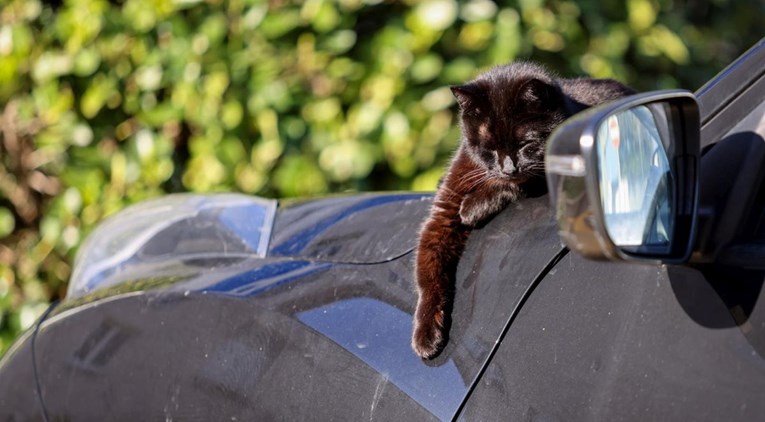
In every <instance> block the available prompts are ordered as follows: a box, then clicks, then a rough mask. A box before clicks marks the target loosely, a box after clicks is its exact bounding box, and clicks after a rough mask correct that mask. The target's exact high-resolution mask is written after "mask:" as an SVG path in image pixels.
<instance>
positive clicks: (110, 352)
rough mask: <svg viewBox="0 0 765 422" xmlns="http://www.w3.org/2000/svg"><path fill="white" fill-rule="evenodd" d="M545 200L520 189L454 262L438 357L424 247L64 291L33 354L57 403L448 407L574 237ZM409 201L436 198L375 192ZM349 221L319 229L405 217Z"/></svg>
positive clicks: (188, 408)
mask: <svg viewBox="0 0 765 422" xmlns="http://www.w3.org/2000/svg"><path fill="white" fill-rule="evenodd" d="M368 199H369V198H368V197H365V198H356V199H355V202H354V201H351V202H346V203H345V204H346V205H344V207H346V208H345V209H347V205H348V204H351V203H353V204H358V203H359V202H358V201H362V202H364V201H367V200H368ZM547 201H548V199H547V198H546V197H539V198H533V199H529V200H527V201H523V202H520V203H517V204H514V205H513V206H511V207H510V208H509V209H508V210H506V211H504V212H503V213H502V214H500V215H499V216H498V217H497V218H495V219H494V220H492V222H490V223H489V224H488V225H487V226H486V227H484V228H482V229H479V230H476V231H475V232H474V233H473V236H471V239H470V241H469V244H468V245H467V250H466V255H465V259H464V260H463V264H462V265H461V266H460V270H459V272H458V276H457V278H458V285H457V292H456V302H455V308H454V316H455V321H456V323H455V324H454V325H453V327H452V337H451V341H450V343H449V346H448V347H447V348H446V350H445V351H444V353H443V354H442V356H440V357H439V358H438V359H436V360H434V361H433V362H430V363H429V364H424V363H423V362H422V361H421V360H420V359H419V358H417V357H416V355H414V353H412V351H411V349H410V346H409V343H410V336H411V321H412V316H411V314H412V312H413V309H414V304H415V302H416V295H415V293H414V288H413V286H412V284H411V280H412V273H413V262H414V260H413V257H414V254H413V253H412V252H411V248H409V251H404V253H403V256H401V257H399V258H395V259H390V260H387V261H384V262H380V263H369V262H367V263H363V264H360V263H339V262H327V261H322V260H318V259H315V258H311V259H307V258H292V257H278V256H272V257H267V258H265V259H246V258H240V259H238V260H235V259H228V258H227V259H221V260H218V261H215V260H210V259H204V260H200V261H195V260H185V261H184V262H183V263H182V264H177V265H179V266H180V267H181V268H183V271H178V274H180V275H179V276H175V277H173V276H169V275H165V276H164V277H155V278H150V279H146V278H140V277H139V278H138V279H136V280H135V281H133V282H127V283H125V284H124V285H122V286H115V287H112V288H109V289H107V290H106V291H104V292H96V293H94V294H92V295H90V296H85V297H81V298H77V299H75V300H73V301H71V302H67V301H64V302H62V303H61V304H60V305H59V306H58V307H57V308H56V310H54V311H53V312H52V315H51V317H50V318H48V319H47V320H46V321H44V322H43V323H42V324H41V326H40V329H39V334H38V338H37V342H36V343H35V346H36V349H37V360H36V363H37V365H38V373H39V380H40V389H41V393H42V399H43V402H44V403H45V405H46V410H47V412H48V415H49V416H50V417H51V418H53V419H56V418H63V419H67V418H71V419H89V418H95V417H96V416H99V415H100V416H101V417H103V416H104V415H107V416H109V417H110V418H112V419H135V418H140V419H144V418H146V419H150V418H162V417H164V418H166V417H176V416H177V417H179V418H182V419H185V418H189V419H191V418H202V419H210V418H215V417H216V416H217V415H226V416H227V417H229V416H230V417H235V418H237V419H239V420H251V419H263V418H272V417H276V416H277V415H278V417H279V418H282V417H283V418H287V419H298V420H328V419H333V418H334V419H337V418H340V419H348V420H356V419H369V418H372V417H374V418H376V419H381V420H389V419H394V418H395V419H409V418H415V419H417V420H427V419H430V418H432V419H441V420H446V419H450V418H451V417H452V416H453V415H454V414H455V412H456V410H457V408H458V407H459V405H460V404H461V403H462V401H463V400H464V398H465V396H466V395H467V391H468V388H469V386H470V385H471V384H472V383H473V382H474V381H475V379H476V377H477V376H478V374H479V372H480V370H481V369H482V368H483V366H484V365H485V363H486V360H487V359H488V356H489V354H490V352H491V350H492V349H493V348H494V347H495V346H496V342H497V339H498V338H499V336H500V334H501V331H502V329H503V327H504V326H505V324H506V323H507V320H508V319H509V316H510V314H511V312H512V311H513V310H514V309H515V308H516V306H517V303H518V302H519V301H520V300H521V298H522V297H523V295H524V292H526V291H527V290H528V288H529V286H530V285H531V284H532V283H533V282H534V280H535V277H536V276H537V274H538V273H539V272H540V271H541V270H542V269H543V268H545V266H546V265H547V263H548V262H549V261H550V259H552V258H554V257H555V256H556V254H558V253H559V252H560V251H561V249H562V247H561V246H560V243H559V240H558V238H557V234H556V232H557V229H556V227H555V225H554V223H553V221H552V218H551V215H550V209H549V206H548V204H547ZM396 202H398V203H399V208H401V207H405V206H410V207H414V206H417V207H422V209H424V210H427V209H428V207H429V204H430V201H429V197H427V198H426V199H425V200H423V199H421V198H418V199H416V200H414V201H413V200H412V198H411V197H406V196H402V197H400V198H399V199H397V200H394V199H390V200H388V201H385V200H381V201H378V204H380V205H378V206H382V207H384V206H387V205H390V204H395V203H396ZM402 204H409V205H402ZM303 206H305V204H304V205H303ZM353 206H355V205H353ZM341 208H342V207H341ZM361 208H363V207H359V209H360V210H361ZM363 209H364V210H366V211H360V212H367V211H369V209H370V208H363ZM381 211H385V212H386V213H389V214H390V213H391V210H390V209H388V210H384V209H383V210H381ZM410 212H412V210H410ZM391 215H392V214H391ZM395 215H397V219H403V220H406V224H402V227H406V228H408V229H407V230H404V231H399V232H398V233H399V234H398V241H399V242H400V243H402V244H404V245H406V244H409V245H413V242H415V240H416V231H415V230H413V228H412V225H411V224H410V223H409V220H410V218H409V217H408V215H409V214H408V213H398V214H395ZM346 218H347V216H346ZM322 219H324V220H326V217H322ZM277 221H278V218H277ZM340 221H344V220H342V219H338V220H337V222H336V224H340V225H342V224H348V225H349V226H348V227H346V228H342V227H341V228H342V230H340V229H337V230H336V231H334V232H333V231H332V229H331V227H328V228H327V229H326V230H324V231H322V232H321V234H320V235H316V236H315V238H316V237H319V236H329V235H332V236H334V235H335V234H336V233H341V232H342V231H348V232H352V231H353V227H352V224H358V223H359V222H360V224H363V227H364V228H365V229H366V230H370V231H372V232H374V231H375V230H384V228H387V227H391V225H393V224H394V223H395V221H394V222H391V219H382V218H378V219H372V220H371V221H370V220H369V219H367V218H363V219H358V220H356V222H353V221H351V222H348V221H347V220H346V221H344V222H342V223H340ZM375 224H377V225H379V226H375ZM407 224H408V225H407ZM277 227H278V224H277ZM290 227H294V226H290ZM358 229H359V228H356V230H358ZM394 233H395V231H394ZM407 236H408V237H407ZM276 238H277V239H278V236H277V237H276ZM325 239H326V238H325ZM381 239H382V238H381ZM312 241H314V240H312ZM273 244H274V245H279V243H278V242H274V243H273ZM499 245H501V246H499ZM498 246H499V247H498ZM337 250H338V251H342V249H337ZM397 253H398V252H397ZM334 256H335V257H337V256H339V255H334ZM167 268H171V269H172V268H173V267H172V266H168V267H167ZM167 268H166V270H167ZM170 272H172V271H170ZM99 294H100V296H99ZM115 380H119V382H115ZM319 392H321V393H319ZM306 397H312V398H313V399H311V400H305V398H306ZM316 397H321V402H317V400H316ZM135 403H144V405H143V406H141V408H138V409H137V408H135V405H134V404H135ZM285 403H289V405H285ZM192 404H193V405H192Z"/></svg>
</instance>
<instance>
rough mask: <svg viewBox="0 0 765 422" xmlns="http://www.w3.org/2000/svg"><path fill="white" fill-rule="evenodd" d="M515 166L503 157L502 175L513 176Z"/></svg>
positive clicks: (510, 160)
mask: <svg viewBox="0 0 765 422" xmlns="http://www.w3.org/2000/svg"><path fill="white" fill-rule="evenodd" d="M515 170H516V168H515V164H514V163H513V160H512V159H511V158H510V157H505V159H504V160H502V173H504V174H506V175H508V176H512V175H513V174H515Z"/></svg>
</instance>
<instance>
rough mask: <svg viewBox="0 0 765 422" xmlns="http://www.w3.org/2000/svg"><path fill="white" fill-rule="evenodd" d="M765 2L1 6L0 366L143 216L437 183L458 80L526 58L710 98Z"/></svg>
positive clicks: (11, 1)
mask: <svg viewBox="0 0 765 422" xmlns="http://www.w3.org/2000/svg"><path fill="white" fill-rule="evenodd" d="M763 5H764V3H763V2H743V1H739V2H732V1H726V0H674V1H671V2H669V1H668V2H659V1H656V0H627V2H626V4H625V3H624V2H622V1H616V0H605V1H593V0H583V1H579V2H574V1H566V0H556V1H547V2H545V1H542V0H518V1H514V2H508V3H506V4H495V3H493V2H490V1H488V0H472V1H468V2H461V3H458V2H456V1H454V0H429V1H423V2H417V1H414V0H404V1H380V0H377V1H375V0H366V1H364V0H334V1H332V0H305V1H290V0H270V1H267V2H266V1H257V0H230V1H223V0H207V1H201V0H124V1H116V2H110V1H106V0H65V1H63V2H53V3H50V2H48V3H43V2H41V1H40V0H0V113H1V114H0V130H1V132H0V160H1V164H0V237H1V238H2V244H0V354H1V353H2V352H3V351H4V350H5V349H7V347H8V346H9V345H10V342H11V341H12V339H13V338H14V337H15V336H16V335H17V334H18V333H19V332H20V331H21V330H24V329H26V328H28V327H30V326H31V324H33V322H34V320H35V318H37V317H38V316H39V315H40V313H41V312H42V311H43V310H44V309H45V308H46V306H47V303H48V302H49V301H50V300H51V299H55V298H59V297H61V296H63V294H64V292H65V287H66V280H67V278H68V277H69V275H70V273H71V263H72V260H73V253H74V251H75V250H76V248H77V246H78V245H79V244H80V241H81V240H82V239H83V238H84V236H85V235H86V234H87V233H88V232H89V231H90V230H91V229H92V228H93V226H94V225H95V224H96V223H97V222H98V221H100V220H102V219H103V218H104V217H106V216H108V215H110V214H112V213H114V212H116V211H118V210H120V209H122V208H124V207H125V206H126V205H128V204H130V203H134V202H136V201H140V200H143V199H146V198H149V197H154V196H158V195H162V194H164V193H167V192H176V191H196V192H209V191H240V192H246V193H250V194H257V195H263V196H269V197H289V196H303V195H319V194H323V193H326V192H339V191H361V190H364V191H366V190H388V189H396V190H410V189H415V190H427V189H433V188H434V187H435V184H436V181H437V180H438V178H439V176H440V175H441V172H442V169H443V165H444V163H445V162H446V161H447V160H448V157H449V155H450V152H451V151H452V150H453V149H454V147H455V145H456V143H457V142H458V133H457V129H456V123H455V120H454V107H453V101H452V98H451V94H450V92H449V90H448V88H447V86H448V85H450V84H456V83H460V82H463V81H465V80H467V79H470V78H471V77H473V76H474V75H475V74H476V73H477V72H478V71H479V70H480V69H482V68H485V67H488V66H491V65H494V64H500V63H504V62H508V61H510V60H513V59H516V58H530V59H533V60H539V61H541V62H543V63H546V64H547V65H549V66H550V67H551V68H552V69H554V70H556V71H557V72H559V73H560V74H562V75H591V76H595V77H613V78H616V79H620V80H623V81H626V82H627V83H628V84H630V85H632V86H633V87H635V88H637V89H639V90H650V89H659V88H669V87H683V88H688V89H696V88H698V87H699V86H700V85H701V84H702V83H703V82H705V81H706V80H707V79H709V78H710V77H712V76H713V75H714V74H716V73H717V72H718V71H720V70H721V69H722V68H723V67H724V66H725V65H727V64H728V63H729V62H730V61H731V60H732V59H734V58H735V57H736V56H738V55H739V54H740V53H741V52H743V51H745V50H746V49H747V48H748V47H749V46H751V45H752V44H754V43H755V42H756V41H757V40H758V39H759V38H760V37H761V36H762V30H761V24H762V17H763V16H765V10H764V9H765V6H763Z"/></svg>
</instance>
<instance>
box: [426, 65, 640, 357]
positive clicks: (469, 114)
mask: <svg viewBox="0 0 765 422" xmlns="http://www.w3.org/2000/svg"><path fill="white" fill-rule="evenodd" d="M452 92H453V93H454V96H455V97H456V99H457V103H458V104H459V108H460V112H461V113H460V118H461V129H462V140H461V142H460V146H459V148H458V149H457V152H456V154H455V156H454V158H453V159H452V162H451V165H450V167H449V169H448V171H447V172H446V174H445V176H444V178H443V179H442V181H441V185H440V186H439V188H438V190H437V192H436V194H435V198H434V199H433V205H432V208H431V210H430V215H429V216H428V218H427V220H425V223H424V224H423V226H422V229H421V232H420V239H419V244H418V246H417V259H416V271H415V273H416V274H415V277H416V282H417V290H418V294H419V299H418V301H417V310H416V311H415V315H414V317H415V319H414V333H413V336H412V348H413V349H414V351H415V352H416V353H417V354H418V355H419V356H420V357H422V358H425V359H432V358H433V357H435V356H437V355H438V354H439V353H440V352H441V350H442V349H443V347H444V346H445V345H446V342H447V335H448V332H449V326H450V321H451V315H450V313H451V307H452V302H453V295H454V282H455V280H454V277H455V273H456V271H457V264H458V262H459V258H460V255H461V254H462V251H463V249H464V247H465V243H466V241H467V238H468V236H469V234H470V232H471V230H472V229H473V228H475V227H477V226H480V225H482V224H484V223H485V222H486V221H488V220H489V219H490V218H491V217H493V216H494V215H496V214H497V213H498V212H499V211H501V210H502V209H503V208H505V207H506V206H507V205H508V204H510V203H512V202H514V201H516V200H518V199H519V198H521V197H522V196H524V194H525V193H527V191H528V190H529V188H530V187H531V186H533V185H537V186H538V185H540V180H541V181H542V183H541V184H542V185H543V184H544V151H545V144H546V140H547V137H548V136H549V135H550V132H552V130H553V129H554V128H555V127H556V126H558V125H559V124H560V123H562V122H563V120H565V119H566V118H567V117H569V116H571V115H572V114H574V113H577V112H579V111H581V110H583V109H585V108H587V107H590V106H593V105H596V104H600V103H603V102H606V101H610V100H613V99H616V98H619V97H623V96H625V95H629V94H632V93H633V92H634V91H632V90H631V89H630V88H628V87H626V86H624V85H622V84H621V83H619V82H616V81H613V80H609V79H585V78H581V79H558V78H555V77H554V76H553V75H552V74H551V73H550V72H548V71H547V70H546V69H544V68H543V67H542V66H540V65H537V64H534V63H528V62H517V63H512V64H509V65H505V66H498V67H495V68H493V69H491V70H489V71H488V72H486V73H484V74H482V75H480V76H479V77H478V78H476V79H475V80H473V81H472V82H469V83H467V84H465V85H461V86H455V87H452Z"/></svg>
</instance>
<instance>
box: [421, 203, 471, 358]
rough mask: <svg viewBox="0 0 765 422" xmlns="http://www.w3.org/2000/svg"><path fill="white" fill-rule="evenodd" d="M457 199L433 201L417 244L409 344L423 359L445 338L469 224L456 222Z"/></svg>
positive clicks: (440, 346)
mask: <svg viewBox="0 0 765 422" xmlns="http://www.w3.org/2000/svg"><path fill="white" fill-rule="evenodd" d="M458 204H459V201H439V200H438V198H437V199H436V200H435V201H434V204H433V208H432V210H431V215H430V216H429V217H428V219H427V220H426V221H425V224H424V225H423V228H422V231H421V233H420V241H419V244H418V246H417V260H416V269H415V277H416V281H417V292H418V295H419V298H418V300H417V309H416V311H415V314H414V333H413V335H412V348H413V349H414V351H415V352H416V353H417V355H419V356H420V357H422V358H423V359H432V358H434V357H436V356H437V355H438V354H439V353H440V352H441V350H442V349H443V347H444V346H445V345H446V342H447V340H448V333H449V326H450V323H451V310H452V304H453V301H454V277H455V273H456V271H457V264H458V263H459V259H460V255H461V254H462V250H463V249H464V247H465V242H466V241H467V237H468V235H469V234H470V228H468V227H465V226H463V225H462V224H460V222H459V215H458V211H459V208H458Z"/></svg>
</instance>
